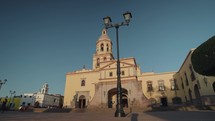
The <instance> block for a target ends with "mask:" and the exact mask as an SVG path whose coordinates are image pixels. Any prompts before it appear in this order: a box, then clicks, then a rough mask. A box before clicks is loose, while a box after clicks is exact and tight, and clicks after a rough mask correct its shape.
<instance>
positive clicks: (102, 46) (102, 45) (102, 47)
mask: <svg viewBox="0 0 215 121" xmlns="http://www.w3.org/2000/svg"><path fill="white" fill-rule="evenodd" d="M100 48H101V52H103V51H104V44H103V43H102V44H101V46H100Z"/></svg>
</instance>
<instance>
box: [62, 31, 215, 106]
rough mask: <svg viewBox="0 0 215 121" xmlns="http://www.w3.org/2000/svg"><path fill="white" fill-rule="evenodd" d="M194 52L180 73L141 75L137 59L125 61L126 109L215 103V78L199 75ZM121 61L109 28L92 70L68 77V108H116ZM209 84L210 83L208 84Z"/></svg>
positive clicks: (85, 70)
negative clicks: (117, 58)
mask: <svg viewBox="0 0 215 121" xmlns="http://www.w3.org/2000/svg"><path fill="white" fill-rule="evenodd" d="M193 51H194V50H191V51H190V52H189V53H188V55H187V57H186V59H185V61H184V63H183V64H182V66H181V68H180V69H179V71H178V72H165V73H154V72H144V73H142V72H141V69H140V67H139V66H138V65H137V63H136V60H135V58H121V59H120V69H121V73H120V76H121V83H122V104H123V107H138V108H145V107H148V106H151V105H157V106H168V105H174V104H177V105H178V104H184V103H194V104H203V105H214V104H215V96H214V95H215V78H214V77H205V76H201V75H199V74H197V73H196V72H195V71H194V70H193V68H192V63H191V61H190V58H191V54H192V52H193ZM116 72H117V61H116V59H115V58H114V56H113V53H112V42H111V40H110V38H109V37H108V35H107V31H106V29H103V30H102V34H101V36H100V37H99V39H98V40H97V42H96V52H95V53H94V55H93V67H92V69H86V68H83V69H82V70H79V71H74V72H69V73H67V74H66V84H65V92H64V106H65V107H70V108H94V107H99V108H115V106H116V95H117V89H116V82H117V73H116ZM206 83H207V84H206Z"/></svg>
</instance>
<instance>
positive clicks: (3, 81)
mask: <svg viewBox="0 0 215 121" xmlns="http://www.w3.org/2000/svg"><path fill="white" fill-rule="evenodd" d="M6 82H7V79H5V80H0V90H1V86H2V85H3V84H5V83H6Z"/></svg>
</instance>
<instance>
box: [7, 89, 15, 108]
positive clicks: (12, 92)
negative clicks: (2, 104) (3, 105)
mask: <svg viewBox="0 0 215 121" xmlns="http://www.w3.org/2000/svg"><path fill="white" fill-rule="evenodd" d="M15 93H16V91H12V90H10V101H9V103H8V105H9V109H10V108H11V106H12V105H13V99H12V95H13V94H15ZM11 100H12V102H11ZM10 103H11V104H10Z"/></svg>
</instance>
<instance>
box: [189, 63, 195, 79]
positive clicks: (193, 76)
mask: <svg viewBox="0 0 215 121" xmlns="http://www.w3.org/2000/svg"><path fill="white" fill-rule="evenodd" d="M189 68H190V73H191V74H190V78H191V80H192V81H194V80H196V77H195V74H194V72H193V68H192V65H191V64H190V66H189Z"/></svg>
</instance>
